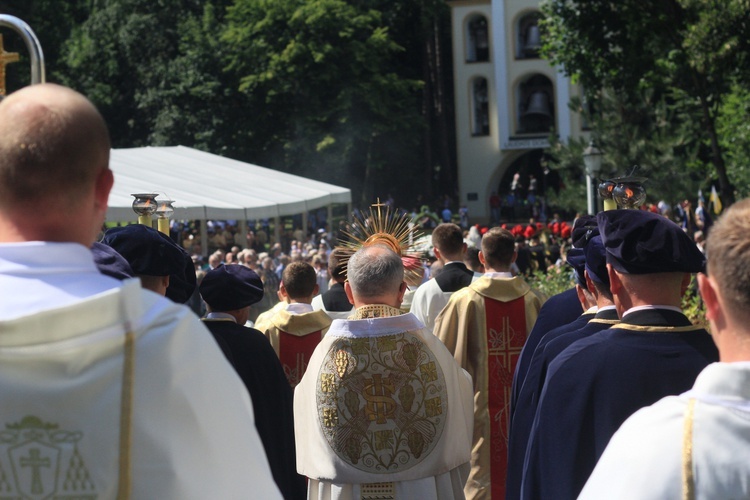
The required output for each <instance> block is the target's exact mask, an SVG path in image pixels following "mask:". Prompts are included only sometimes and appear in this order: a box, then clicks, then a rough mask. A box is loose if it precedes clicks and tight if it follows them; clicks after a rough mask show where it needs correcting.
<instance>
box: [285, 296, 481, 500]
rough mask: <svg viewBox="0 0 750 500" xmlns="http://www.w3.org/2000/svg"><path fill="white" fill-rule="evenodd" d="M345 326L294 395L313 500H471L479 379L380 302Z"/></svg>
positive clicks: (336, 327) (412, 321)
mask: <svg viewBox="0 0 750 500" xmlns="http://www.w3.org/2000/svg"><path fill="white" fill-rule="evenodd" d="M350 318H351V319H349V320H336V321H334V322H333V324H332V325H331V329H330V330H329V332H328V334H327V335H326V336H325V338H324V339H323V340H322V341H321V343H320V344H319V345H318V348H317V349H316V350H315V353H314V354H313V356H312V359H311V360H310V366H309V368H308V370H307V372H306V374H305V376H304V377H303V379H302V381H301V383H300V384H299V385H298V386H297V388H296V390H295V394H294V399H295V400H294V416H295V435H296V436H297V470H298V471H299V472H300V473H301V474H304V475H306V476H307V477H308V478H309V479H310V482H309V492H308V498H311V499H319V500H323V499H338V500H353V499H360V498H363V499H378V500H386V499H401V498H444V499H451V500H452V499H458V498H463V491H462V489H463V485H464V483H465V481H466V478H467V476H468V470H469V457H470V449H471V424H472V419H473V417H472V412H471V408H472V404H471V397H472V396H471V394H472V390H471V382H470V380H469V377H468V375H467V374H466V372H465V371H464V370H462V369H461V368H460V367H459V366H458V364H457V363H456V362H455V360H454V359H453V358H452V357H451V354H450V353H449V352H448V350H447V349H445V346H443V345H442V344H441V343H440V341H439V340H438V339H437V338H435V337H434V336H433V335H432V334H431V333H430V332H429V331H428V330H426V329H425V328H424V327H423V325H422V324H421V322H420V321H419V320H418V319H417V318H416V317H415V316H414V315H413V314H403V315H402V314H401V311H400V310H399V309H396V308H393V307H389V306H387V305H382V304H376V305H369V306H363V307H360V308H358V309H357V310H356V311H355V313H354V314H353V315H352V316H351V317H350Z"/></svg>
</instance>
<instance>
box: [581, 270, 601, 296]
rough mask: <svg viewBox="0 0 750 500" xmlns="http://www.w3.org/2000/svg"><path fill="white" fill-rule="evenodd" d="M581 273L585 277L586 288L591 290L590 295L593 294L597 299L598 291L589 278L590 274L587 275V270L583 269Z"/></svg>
mask: <svg viewBox="0 0 750 500" xmlns="http://www.w3.org/2000/svg"><path fill="white" fill-rule="evenodd" d="M583 275H584V276H585V277H586V288H588V289H589V292H591V295H593V296H594V298H596V299H597V300H599V291H598V290H597V289H596V287H595V286H594V282H593V281H592V280H591V276H589V272H588V271H584V272H583Z"/></svg>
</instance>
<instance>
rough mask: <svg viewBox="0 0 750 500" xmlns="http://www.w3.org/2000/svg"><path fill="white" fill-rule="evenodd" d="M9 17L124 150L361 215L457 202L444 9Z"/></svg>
mask: <svg viewBox="0 0 750 500" xmlns="http://www.w3.org/2000/svg"><path fill="white" fill-rule="evenodd" d="M0 11H3V12H8V13H10V14H13V15H17V16H18V17H21V18H23V19H24V20H25V21H27V22H28V23H29V24H30V25H31V26H32V28H34V30H35V31H36V32H37V34H38V36H39V38H40V40H41V42H42V46H43V47H44V48H45V52H46V55H47V67H48V80H49V81H56V82H60V83H63V84H66V85H69V86H71V87H73V88H75V89H77V90H79V91H81V92H83V93H84V94H86V95H87V96H88V97H89V98H90V99H91V100H92V101H94V103H95V104H96V105H97V106H98V107H99V108H100V110H101V111H102V113H103V114H104V116H105V119H106V120H107V122H108V124H109V126H110V130H111V135H112V137H113V144H114V145H115V147H136V146H144V145H175V144H181V145H185V146H190V147H196V148H199V149H203V150H207V151H210V152H213V153H218V154H224V155H228V156H231V157H233V158H237V159H240V160H244V161H249V162H253V163H257V164H261V165H264V166H268V167H272V168H277V169H280V170H285V171H289V172H293V173H295V174H299V175H305V176H308V177H311V178H315V179H319V180H323V181H327V182H333V183H339V184H343V185H346V186H348V187H350V188H352V189H353V191H354V193H355V196H359V200H358V201H361V202H362V203H363V204H369V203H372V202H373V201H374V198H375V197H376V196H386V195H387V194H388V193H389V192H392V195H393V196H395V197H396V198H397V200H399V201H400V202H401V203H402V204H403V205H408V204H411V203H416V200H415V198H417V197H418V196H419V195H422V196H424V197H425V199H427V200H432V199H437V198H439V197H440V196H441V195H442V194H443V193H449V194H453V190H454V189H455V186H453V179H455V177H456V176H455V169H456V166H455V153H454V150H453V147H452V146H449V147H446V142H447V143H448V144H453V142H454V141H453V138H452V136H451V137H450V138H449V140H448V141H446V140H445V134H446V133H449V134H452V127H451V126H449V125H447V123H450V120H451V119H452V118H451V116H450V114H448V113H446V110H452V94H451V88H452V87H451V83H450V81H451V80H450V77H451V72H450V61H449V59H447V58H448V57H449V56H450V51H449V50H444V49H442V48H440V46H441V45H442V44H448V43H449V37H450V31H449V29H450V28H449V27H450V20H449V11H448V7H447V6H446V5H445V4H444V3H443V2H440V1H437V0H430V1H426V2H425V1H416V0H398V1H396V2H391V1H388V2H386V1H384V0H381V1H375V2H363V1H345V0H208V1H204V0H93V1H91V0H74V1H71V2H59V1H55V0H28V1H27V0H23V1H21V0H5V1H3V0H0ZM6 39H7V38H6ZM6 45H7V44H6ZM436 45H437V46H438V49H439V50H435V47H436ZM48 47H49V50H47V48H48ZM18 52H25V51H23V50H18ZM9 73H12V72H11V71H10V69H9ZM14 78H16V80H15V81H9V86H13V85H15V86H16V87H18V86H21V85H19V84H18V83H19V82H22V81H23V78H24V74H23V71H19V72H18V74H17V76H15V74H14ZM436 89H437V90H436ZM436 172H439V175H438V176H437V177H435V173H436ZM396 178H398V179H401V181H402V182H398V183H394V182H393V179H396ZM252 188H253V187H251V186H249V187H248V189H252ZM408 208H411V207H408Z"/></svg>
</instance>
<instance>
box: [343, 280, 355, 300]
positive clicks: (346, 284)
mask: <svg viewBox="0 0 750 500" xmlns="http://www.w3.org/2000/svg"><path fill="white" fill-rule="evenodd" d="M344 292H346V298H347V299H349V303H350V304H351V305H354V295H353V294H352V287H351V285H350V284H349V282H348V281H344Z"/></svg>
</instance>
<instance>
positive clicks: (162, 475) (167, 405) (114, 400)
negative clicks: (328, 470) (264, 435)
mask: <svg viewBox="0 0 750 500" xmlns="http://www.w3.org/2000/svg"><path fill="white" fill-rule="evenodd" d="M0 295H2V298H3V299H2V300H1V301H0V302H1V304H0V429H1V430H0V436H2V437H0V486H1V487H2V488H3V490H2V491H3V494H4V495H9V496H12V497H19V498H20V497H23V498H53V497H54V498H57V497H73V496H75V497H76V498H82V499H83V498H92V499H93V498H97V499H109V498H116V496H117V492H118V487H119V488H120V490H122V484H120V483H121V482H123V481H127V482H128V483H129V489H130V497H131V498H165V499H177V498H179V499H203V498H249V497H250V496H254V495H257V498H280V494H279V492H278V489H277V488H276V486H275V484H274V482H273V478H272V476H271V472H270V469H269V466H268V462H267V460H266V458H265V454H264V452H263V447H262V444H261V442H260V438H259V437H258V434H257V431H256V430H255V426H254V418H253V412H252V406H251V403H250V399H249V396H248V394H247V391H246V390H245V388H244V386H243V385H242V382H241V381H240V379H239V378H238V377H237V375H236V374H235V372H234V370H233V369H232V368H231V366H230V365H229V364H228V363H227V361H226V359H225V358H224V356H223V355H222V353H221V351H220V350H219V348H218V346H217V345H216V342H215V341H214V340H213V338H212V336H211V334H210V333H209V332H208V331H207V330H206V329H205V327H204V326H203V325H202V324H201V322H200V320H199V319H198V318H197V317H196V316H195V315H194V314H193V313H192V312H191V311H190V310H189V309H188V308H186V307H184V306H182V305H177V304H174V303H172V302H171V301H169V300H168V299H165V298H164V297H161V296H159V295H156V294H154V293H152V292H149V291H146V290H143V289H142V288H141V287H140V283H139V282H138V280H129V281H126V282H124V283H120V282H118V281H116V280H112V279H111V278H107V277H105V276H102V275H100V274H99V273H98V272H97V270H96V267H95V266H94V264H93V260H92V257H91V254H90V252H89V250H88V249H86V248H85V247H83V246H81V245H77V244H72V243H43V242H32V243H20V244H0ZM128 332H130V334H129V335H128ZM126 337H128V338H129V339H132V344H131V345H132V351H131V352H132V357H130V358H129V359H132V361H133V369H132V371H129V370H124V369H123V367H124V365H125V362H124V360H125V359H126V357H125V353H126V352H127V348H126V340H125V339H126ZM127 381H129V382H132V396H130V397H124V396H123V385H124V383H126V382H127ZM125 385H127V384H125ZM128 400H129V401H130V404H131V405H132V411H131V412H130V413H129V414H128V412H125V418H124V417H123V411H122V410H123V409H124V408H125V407H126V406H127V403H125V402H126V401H128ZM128 415H129V416H128ZM124 428H128V429H129V441H128V442H126V441H122V442H121V436H122V435H128V433H125V434H123V433H122V432H121V431H122V429H124ZM128 454H129V456H130V464H131V466H130V479H129V480H128V479H127V477H128V476H127V473H126V472H123V471H122V470H121V466H122V465H123V464H124V463H125V461H124V458H123V457H125V456H127V455H128Z"/></svg>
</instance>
